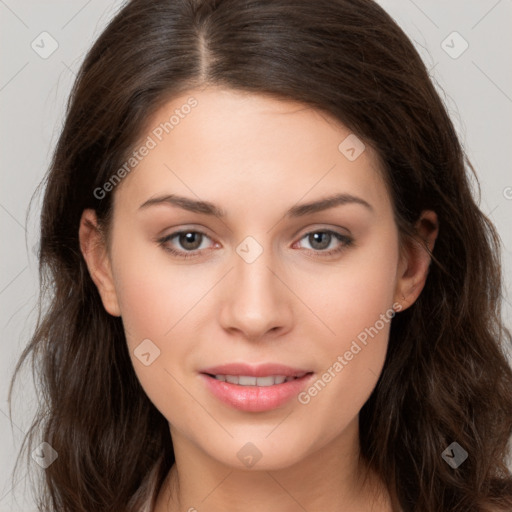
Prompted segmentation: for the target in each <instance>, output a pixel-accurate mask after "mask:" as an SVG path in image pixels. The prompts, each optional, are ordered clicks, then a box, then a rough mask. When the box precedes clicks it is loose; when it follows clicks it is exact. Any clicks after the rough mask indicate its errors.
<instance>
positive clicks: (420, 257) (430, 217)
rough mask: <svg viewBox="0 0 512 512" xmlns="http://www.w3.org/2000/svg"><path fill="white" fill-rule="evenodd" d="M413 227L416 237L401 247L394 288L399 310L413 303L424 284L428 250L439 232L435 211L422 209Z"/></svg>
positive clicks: (431, 248) (431, 247)
mask: <svg viewBox="0 0 512 512" xmlns="http://www.w3.org/2000/svg"><path fill="white" fill-rule="evenodd" d="M415 229H416V233H417V238H416V239H415V240H413V241H410V242H409V243H407V245H406V246H405V247H403V248H401V255H400V263H399V269H398V279H397V284H396V288H395V301H396V302H398V303H399V304H400V305H401V311H403V310H405V309H407V308H408V307H409V306H411V305H412V304H414V302H415V301H416V299H417V298H418V297H419V295H420V293H421V291H422V290H423V288H424V286H425V282H426V280H427V276H428V271H429V267H430V263H431V261H432V260H431V256H430V254H429V251H430V252H432V251H433V250H434V245H435V241H436V238H437V235H438V233H439V225H438V220H437V215H436V213H435V212H433V211H431V210H424V211H423V212H422V213H421V215H420V218H419V220H418V221H417V222H416V225H415ZM427 248H428V250H427Z"/></svg>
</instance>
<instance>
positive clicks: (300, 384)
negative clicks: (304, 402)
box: [199, 367, 314, 412]
mask: <svg viewBox="0 0 512 512" xmlns="http://www.w3.org/2000/svg"><path fill="white" fill-rule="evenodd" d="M246 368H247V367H246ZM224 371H225V370H224ZM230 371H231V373H227V372H226V373H221V372H220V371H218V370H216V371H215V372H210V371H208V372H201V373H200V374H199V375H200V377H201V378H202V380H203V382H204V384H205V385H206V388H207V389H208V390H209V391H210V392H211V393H212V394H213V396H214V397H216V398H217V399H218V400H220V401H221V402H222V403H223V404H225V405H228V406H230V407H233V408H235V409H238V410H240V411H246V412H263V411H270V410H273V409H277V408H278V407H281V406H284V405H286V404H287V403H288V402H290V401H291V399H292V398H293V397H296V396H297V395H298V394H299V393H300V392H301V391H302V390H304V388H306V386H308V385H309V383H310V382H311V381H312V380H313V376H314V372H312V371H303V370H293V369H290V368H288V369H287V371H286V372H283V370H282V368H281V371H280V372H276V373H268V370H262V369H261V368H260V370H255V369H254V368H253V369H252V371H251V372H250V373H253V374H254V373H265V371H266V372H267V373H268V374H267V375H258V376H257V375H247V373H249V372H247V370H246V371H245V372H240V373H237V372H235V371H234V370H233V369H231V370H230ZM284 373H288V375H286V374H284Z"/></svg>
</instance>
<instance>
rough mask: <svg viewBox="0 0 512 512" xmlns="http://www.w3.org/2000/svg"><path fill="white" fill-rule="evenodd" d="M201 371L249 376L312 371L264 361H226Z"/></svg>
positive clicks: (297, 374)
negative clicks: (253, 363) (255, 363)
mask: <svg viewBox="0 0 512 512" xmlns="http://www.w3.org/2000/svg"><path fill="white" fill-rule="evenodd" d="M201 373H208V374H210V375H247V376H249V377H269V376H270V375H284V376H285V377H297V376H299V375H303V374H304V373H312V372H311V370H307V369H301V368H292V367H291V366H286V365H283V364H274V363H264V364H258V365H251V364H247V363H228V364H222V365H219V366H210V367H209V368H204V369H203V370H201Z"/></svg>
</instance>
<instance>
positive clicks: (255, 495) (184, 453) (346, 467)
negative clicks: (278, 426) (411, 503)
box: [154, 418, 392, 512]
mask: <svg viewBox="0 0 512 512" xmlns="http://www.w3.org/2000/svg"><path fill="white" fill-rule="evenodd" d="M171 434H172V439H173V446H174V447H175V458H176V463H175V464H174V465H173V467H172V468H171V471H170V472H169V474H168V476H167V478H166V480H165V482H164V484H163V485H162V488H161V491H160V494H159V497H158V500H157V504H156V507H155V510H154V512H177V511H179V510H186V511H190V512H195V511H196V510H201V509H203V508H207V509H208V510H209V511H210V512H221V511H222V512H223V511H225V510H244V512H259V511H261V510H266V511H268V512H296V511H297V510H322V511H324V512H340V511H350V512H363V511H369V510H371V511H372V512H391V510H392V508H391V505H390V497H389V494H388V492H387V490H386V488H385V486H384V484H383V482H382V481H381V479H380V478H379V477H378V476H377V475H376V474H375V473H373V472H371V471H370V470H369V469H368V468H367V467H366V465H365V464H364V463H363V462H362V461H361V460H360V458H359V431H358V423H357V418H356V420H355V421H354V422H353V424H351V425H350V426H349V427H348V428H347V430H346V431H345V432H344V433H343V436H342V437H339V438H335V439H333V440H332V441H331V442H329V443H327V444H325V445H324V446H322V447H320V448H316V447H311V451H310V453H309V455H307V456H306V457H305V458H302V459H301V460H299V461H297V462H295V463H292V464H291V465H290V466H288V467H286V468H280V469H264V466H263V465H262V466H261V469H257V467H258V464H256V465H255V466H254V468H251V469H239V468H234V467H232V466H228V465H225V464H222V463H220V462H219V461H217V460H214V459H213V458H211V457H209V456H208V455H207V454H205V452H203V451H201V450H199V449H198V447H197V446H196V445H195V444H193V443H192V442H191V441H190V440H188V439H186V438H184V437H183V436H182V435H181V434H180V433H179V432H174V431H173V429H172V427H171ZM261 462H263V458H262V459H261Z"/></svg>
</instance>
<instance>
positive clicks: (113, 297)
mask: <svg viewBox="0 0 512 512" xmlns="http://www.w3.org/2000/svg"><path fill="white" fill-rule="evenodd" d="M78 238H79V240H80V250H81V251H82V254H83V257H84V259H85V262H86V264H87V268H88V269H89V274H90V275H91V279H92V280H93V282H94V284H95V285H96V288H98V292H99V294H100V296H101V300H102V302H103V307H104V308H105V309H106V310H107V312H108V313H110V314H111V315H113V316H121V310H120V308H119V302H118V300H117V294H116V289H115V286H114V279H113V276H112V266H111V263H110V257H109V254H108V251H107V244H106V240H105V237H104V235H103V233H102V231H101V229H100V227H99V225H98V221H97V218H96V212H95V211H94V210H91V209H87V210H84V211H83V212H82V217H81V219H80V227H79V230H78Z"/></svg>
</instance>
